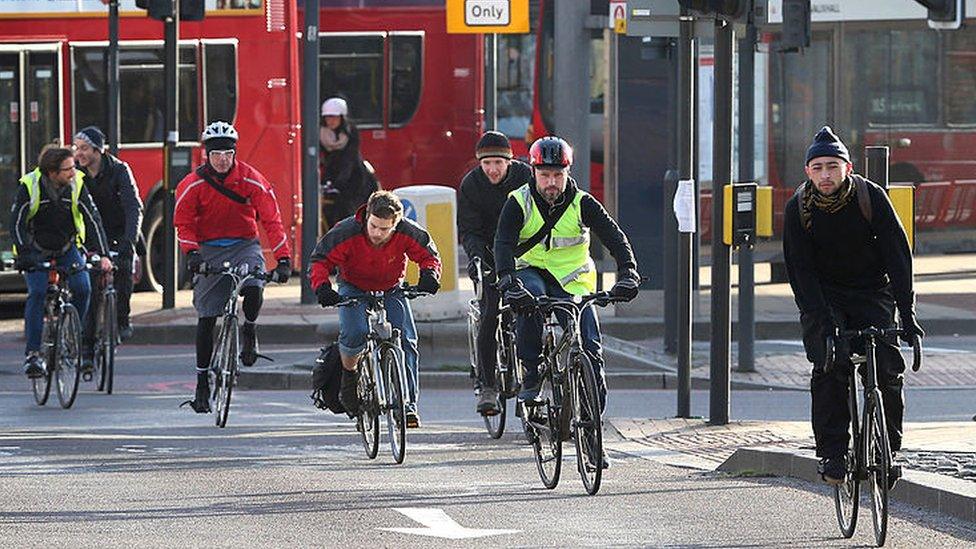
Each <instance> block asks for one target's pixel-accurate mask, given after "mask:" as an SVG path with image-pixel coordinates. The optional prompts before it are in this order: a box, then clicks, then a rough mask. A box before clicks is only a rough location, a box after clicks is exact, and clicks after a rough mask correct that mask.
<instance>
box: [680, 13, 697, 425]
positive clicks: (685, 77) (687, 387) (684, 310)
mask: <svg viewBox="0 0 976 549" xmlns="http://www.w3.org/2000/svg"><path fill="white" fill-rule="evenodd" d="M680 25H681V29H680V33H681V34H680V36H679V37H678V109H679V112H678V173H679V179H680V180H683V181H689V180H691V179H692V178H693V177H694V149H695V140H694V138H695V133H694V131H693V129H692V128H693V127H694V125H695V105H694V101H693V97H692V96H693V94H694V91H693V90H694V88H695V70H694V69H695V38H694V21H693V20H692V19H691V18H690V17H687V12H685V14H683V17H682V19H681V23H680ZM690 187H691V188H692V189H694V188H696V187H695V185H694V183H692V184H691V185H690ZM696 194H697V193H695V192H694V191H692V195H693V196H692V204H693V203H694V201H695V200H696V196H695V195H696ZM691 209H692V212H691V213H692V215H694V208H693V206H692V208H691ZM679 235H680V236H679V237H678V270H679V272H678V300H677V301H678V323H677V328H678V329H677V332H678V333H677V344H678V417H683V418H688V417H691V341H692V326H693V324H692V318H691V311H692V307H691V286H692V276H691V273H692V260H691V257H692V241H693V240H694V239H695V236H696V234H695V232H685V231H682V232H681V233H679Z"/></svg>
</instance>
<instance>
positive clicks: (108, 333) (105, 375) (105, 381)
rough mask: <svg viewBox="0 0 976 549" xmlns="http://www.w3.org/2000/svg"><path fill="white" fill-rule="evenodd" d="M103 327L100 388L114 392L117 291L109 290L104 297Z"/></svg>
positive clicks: (99, 360) (99, 375)
mask: <svg viewBox="0 0 976 549" xmlns="http://www.w3.org/2000/svg"><path fill="white" fill-rule="evenodd" d="M101 323H102V329H101V333H100V334H99V341H98V343H97V344H98V354H97V355H96V357H95V359H96V365H97V367H98V390H99V391H105V393H106V394H109V395H110V394H112V388H113V385H114V378H115V346H116V345H117V343H118V336H119V327H118V318H117V310H116V296H115V292H108V293H106V294H105V296H104V297H103V298H102V311H101Z"/></svg>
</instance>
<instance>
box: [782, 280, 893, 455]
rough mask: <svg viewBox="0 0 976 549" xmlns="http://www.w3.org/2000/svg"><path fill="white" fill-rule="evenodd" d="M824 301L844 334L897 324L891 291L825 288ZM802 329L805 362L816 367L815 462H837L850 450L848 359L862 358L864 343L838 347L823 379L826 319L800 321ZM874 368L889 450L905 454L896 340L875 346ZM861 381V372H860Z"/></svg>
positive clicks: (806, 317) (813, 381)
mask: <svg viewBox="0 0 976 549" xmlns="http://www.w3.org/2000/svg"><path fill="white" fill-rule="evenodd" d="M823 291H824V296H825V297H826V298H827V303H828V305H829V307H830V310H831V314H832V315H833V319H834V322H836V323H837V325H838V327H839V328H841V329H861V328H867V327H869V326H876V327H878V328H888V327H890V326H892V325H893V324H894V315H895V301H894V298H893V297H892V295H891V291H890V289H889V288H887V287H886V288H882V289H880V290H856V291H855V290H851V289H841V288H831V287H824V288H823ZM800 324H801V325H802V326H803V346H804V348H805V349H806V352H807V359H808V360H809V361H810V362H811V363H813V375H812V377H811V380H810V393H811V396H812V401H813V403H812V411H811V412H812V413H811V417H812V421H813V435H814V438H815V439H816V445H817V456H819V457H836V456H839V455H842V454H843V453H844V452H846V450H847V444H848V441H849V439H850V434H849V432H848V430H849V428H850V423H851V418H850V411H849V410H848V407H847V394H848V385H847V384H848V379H849V374H850V371H851V368H853V367H854V365H853V364H852V363H851V361H850V353H851V352H857V353H858V354H860V353H863V352H864V345H863V343H862V342H851V345H848V344H846V343H843V342H841V343H839V344H838V345H837V350H836V357H837V358H836V360H835V365H834V368H833V369H832V370H831V371H830V372H827V373H825V372H824V360H825V353H826V350H825V341H824V325H823V324H824V319H822V318H815V317H814V316H813V315H810V314H805V313H803V314H801V315H800ZM876 344H877V345H876V350H875V357H876V359H877V360H876V361H875V362H876V365H877V381H878V389H880V391H881V397H882V401H883V402H884V409H885V423H887V428H888V438H889V439H890V441H891V449H892V450H899V449H901V439H902V419H903V417H904V412H905V395H904V390H903V386H904V373H905V361H904V359H903V358H902V356H901V353H899V352H898V342H897V339H896V338H894V337H892V338H887V339H885V340H877V341H876ZM860 374H861V376H862V380H863V376H864V372H863V368H862V371H861V372H860Z"/></svg>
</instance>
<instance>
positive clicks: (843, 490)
mask: <svg viewBox="0 0 976 549" xmlns="http://www.w3.org/2000/svg"><path fill="white" fill-rule="evenodd" d="M847 406H848V409H849V411H850V416H851V432H850V438H849V439H848V442H847V457H846V460H847V463H846V464H847V476H846V477H844V482H843V483H842V484H838V485H836V486H834V510H835V511H836V512H837V525H838V526H840V533H841V535H843V536H844V537H845V538H851V537H852V536H854V529H855V527H856V526H857V511H858V505H859V498H860V494H861V480H860V473H859V471H858V463H857V452H858V448H859V447H860V444H859V443H860V440H861V436H860V429H859V428H858V417H857V386H856V383H855V382H854V379H853V377H852V378H851V380H850V383H849V384H848V403H847Z"/></svg>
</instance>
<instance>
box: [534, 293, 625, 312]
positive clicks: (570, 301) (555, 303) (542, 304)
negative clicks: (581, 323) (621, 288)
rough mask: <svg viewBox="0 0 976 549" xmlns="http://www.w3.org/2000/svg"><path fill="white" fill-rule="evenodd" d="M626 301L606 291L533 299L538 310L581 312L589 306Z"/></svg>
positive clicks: (601, 305)
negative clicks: (559, 308)
mask: <svg viewBox="0 0 976 549" xmlns="http://www.w3.org/2000/svg"><path fill="white" fill-rule="evenodd" d="M622 301H626V300H625V299H624V298H620V297H614V296H612V295H610V292H608V291H602V292H594V293H592V294H588V295H584V296H573V297H568V298H567V297H550V296H547V295H544V296H539V297H536V298H535V307H536V308H537V309H540V310H547V309H552V308H554V307H567V306H571V307H574V308H576V309H577V310H580V311H582V310H583V309H585V308H586V307H589V306H590V305H596V306H599V307H606V306H607V305H609V304H611V303H618V302H622Z"/></svg>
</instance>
